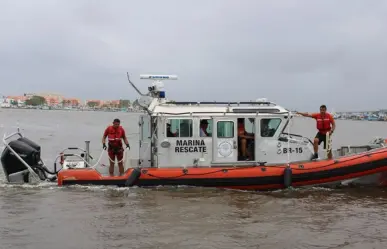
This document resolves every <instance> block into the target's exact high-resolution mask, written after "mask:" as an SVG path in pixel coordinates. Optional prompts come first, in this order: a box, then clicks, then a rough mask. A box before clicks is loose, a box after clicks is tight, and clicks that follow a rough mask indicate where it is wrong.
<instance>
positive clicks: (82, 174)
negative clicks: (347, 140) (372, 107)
mask: <svg viewBox="0 0 387 249" xmlns="http://www.w3.org/2000/svg"><path fill="white" fill-rule="evenodd" d="M286 167H287V165H283V164H282V165H267V166H253V165H251V166H244V167H216V168H215V167H207V168H194V167H188V168H142V169H139V168H131V169H128V170H127V171H126V172H125V174H124V175H123V176H116V177H115V176H114V177H110V176H103V175H101V174H100V173H99V172H98V171H97V170H95V169H91V168H86V169H69V170H63V171H60V172H59V173H58V185H59V186H64V185H74V184H76V185H117V186H139V187H152V186H179V185H186V186H198V187H217V188H230V189H241V190H275V189H283V188H286V187H289V186H292V187H302V186H315V185H324V184H329V183H335V182H341V181H346V180H351V179H356V180H357V178H362V177H365V176H372V175H375V174H378V175H379V176H383V177H379V178H378V179H379V180H377V181H379V182H378V184H379V185H385V182H386V181H384V179H387V177H385V176H386V174H387V173H385V172H387V149H386V148H381V149H376V150H373V151H368V152H364V153H359V154H355V155H350V156H345V157H341V158H339V159H335V160H322V161H312V162H305V163H293V164H290V165H289V167H290V168H291V173H290V176H289V174H286V173H285V169H286ZM380 173H382V174H380ZM289 177H290V178H289ZM286 178H288V182H289V179H290V182H289V183H287V180H286Z"/></svg>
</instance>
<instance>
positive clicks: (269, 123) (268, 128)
mask: <svg viewBox="0 0 387 249" xmlns="http://www.w3.org/2000/svg"><path fill="white" fill-rule="evenodd" d="M281 122H282V120H281V119H280V118H263V119H261V137H273V136H274V134H275V133H276V131H277V129H278V127H279V126H280V124H281Z"/></svg>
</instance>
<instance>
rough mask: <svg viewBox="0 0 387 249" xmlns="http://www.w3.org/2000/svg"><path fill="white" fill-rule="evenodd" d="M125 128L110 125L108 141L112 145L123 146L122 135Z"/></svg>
mask: <svg viewBox="0 0 387 249" xmlns="http://www.w3.org/2000/svg"><path fill="white" fill-rule="evenodd" d="M124 132H125V131H124V129H123V128H122V127H121V126H119V127H117V129H116V128H114V127H113V126H109V127H108V128H107V138H108V141H109V142H108V143H109V146H110V147H122V140H121V139H122V136H123V134H124Z"/></svg>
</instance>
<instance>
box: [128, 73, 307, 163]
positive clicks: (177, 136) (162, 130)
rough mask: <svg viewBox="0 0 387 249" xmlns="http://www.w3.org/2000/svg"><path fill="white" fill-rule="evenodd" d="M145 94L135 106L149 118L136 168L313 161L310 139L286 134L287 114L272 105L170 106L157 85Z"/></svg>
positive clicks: (141, 122) (143, 124) (142, 122)
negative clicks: (140, 108)
mask: <svg viewBox="0 0 387 249" xmlns="http://www.w3.org/2000/svg"><path fill="white" fill-rule="evenodd" d="M146 77H149V76H145V78H146ZM164 77H165V76H164ZM156 81H157V80H156ZM129 82H130V80H129ZM156 83H160V82H159V81H158V82H156ZM131 84H133V83H131ZM136 90H137V89H136ZM149 90H150V92H149V93H148V94H147V95H144V94H141V93H140V94H141V95H142V96H143V97H142V98H140V99H139V100H137V101H136V104H137V105H138V106H141V107H143V108H144V110H145V111H146V112H147V113H146V114H142V115H141V116H140V119H139V129H140V143H139V162H138V164H139V165H138V166H141V167H160V168H166V167H216V166H223V167H224V166H239V165H240V166H244V165H259V164H265V165H270V164H278V163H290V162H295V161H308V160H310V159H311V157H312V155H313V144H312V142H311V141H310V140H309V139H308V138H306V137H302V136H300V135H295V134H290V133H288V132H289V131H287V127H288V126H289V123H290V122H291V119H292V114H291V112H290V111H288V110H286V109H285V108H283V107H281V106H279V105H277V104H275V103H272V102H268V101H267V100H258V101H255V102H201V103H198V102H174V101H168V100H167V99H166V98H165V92H163V91H160V90H159V91H157V90H156V87H155V84H154V85H153V86H152V87H150V88H149Z"/></svg>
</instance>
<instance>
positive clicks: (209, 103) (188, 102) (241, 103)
mask: <svg viewBox="0 0 387 249" xmlns="http://www.w3.org/2000/svg"><path fill="white" fill-rule="evenodd" d="M166 104H176V105H200V104H202V105H229V106H230V105H277V104H276V103H273V102H268V101H260V102H256V101H249V102H217V101H210V102H193V101H183V102H175V101H168V102H166Z"/></svg>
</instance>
